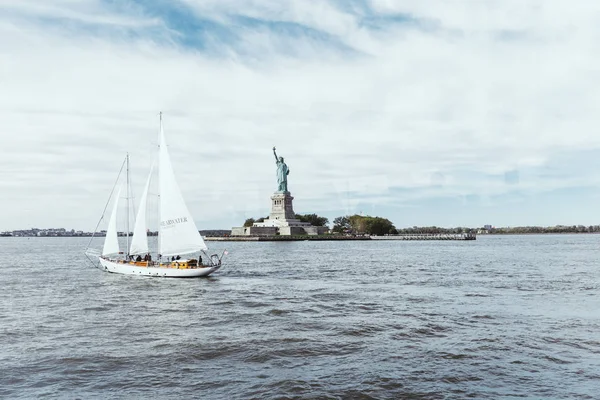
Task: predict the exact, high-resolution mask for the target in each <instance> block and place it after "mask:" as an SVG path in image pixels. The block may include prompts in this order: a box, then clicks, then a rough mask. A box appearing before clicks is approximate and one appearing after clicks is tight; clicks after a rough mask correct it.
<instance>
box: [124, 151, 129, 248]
mask: <svg viewBox="0 0 600 400" xmlns="http://www.w3.org/2000/svg"><path fill="white" fill-rule="evenodd" d="M129 183H130V182H129V153H127V183H126V184H127V250H126V251H125V258H126V259H129V201H130V199H129Z"/></svg>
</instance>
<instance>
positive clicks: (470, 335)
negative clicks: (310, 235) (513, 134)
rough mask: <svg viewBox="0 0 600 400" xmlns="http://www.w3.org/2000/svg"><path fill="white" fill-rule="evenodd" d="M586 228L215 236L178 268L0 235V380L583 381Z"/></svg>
mask: <svg viewBox="0 0 600 400" xmlns="http://www.w3.org/2000/svg"><path fill="white" fill-rule="evenodd" d="M599 242H600V236H596V235H579V236H577V235H557V236H494V237H479V238H478V240H477V241H475V242H400V241H399V242H389V241H373V242H344V243H341V242H288V243H269V242H266V243H214V244H211V248H212V249H215V250H220V249H223V248H224V247H227V249H228V250H229V251H230V254H229V256H226V264H225V267H224V268H223V269H222V270H220V271H219V272H218V273H216V274H215V275H214V277H212V278H208V279H192V280H178V279H165V278H145V277H133V276H124V275H113V274H109V273H106V272H102V271H100V270H98V269H94V268H91V267H90V266H89V265H88V264H86V261H85V258H84V257H83V256H82V252H81V250H82V247H83V246H85V244H86V243H87V240H86V239H79V238H31V239H27V238H0V250H1V251H0V271H1V272H2V274H0V287H1V291H0V344H1V347H0V397H6V398H11V399H16V398H71V399H73V398H81V399H91V398H102V399H110V398H161V399H166V398H177V399H179V398H200V397H202V398H210V399H252V398H255V399H271V398H272V399H275V398H277V399H279V398H285V399H296V398H303V399H317V398H319V399H320V398H328V399H400V398H410V399H463V398H467V397H472V398H477V399H498V398H515V397H528V398H543V399H562V398H568V399H591V398H597V397H596V396H597V394H598V389H599V388H600V386H599V384H598V382H599V379H600V267H599V264H600V254H599V252H598V247H599V246H598V244H599Z"/></svg>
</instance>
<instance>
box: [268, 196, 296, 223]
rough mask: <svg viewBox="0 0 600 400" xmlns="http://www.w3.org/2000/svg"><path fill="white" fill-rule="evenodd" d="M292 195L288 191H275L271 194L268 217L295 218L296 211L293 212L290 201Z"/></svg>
mask: <svg viewBox="0 0 600 400" xmlns="http://www.w3.org/2000/svg"><path fill="white" fill-rule="evenodd" d="M293 200H294V197H292V195H291V194H290V192H283V193H281V192H275V193H274V194H273V196H271V214H270V215H269V219H271V220H282V221H284V220H295V219H296V213H295V212H294V206H293V204H292V201H293Z"/></svg>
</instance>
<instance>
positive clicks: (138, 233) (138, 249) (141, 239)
mask: <svg viewBox="0 0 600 400" xmlns="http://www.w3.org/2000/svg"><path fill="white" fill-rule="evenodd" d="M153 169H154V165H152V167H150V174H148V180H147V181H146V187H145V188H144V192H143V193H142V198H141V199H140V208H139V209H138V213H137V216H136V217H135V227H134V228H133V238H132V239H131V247H130V249H129V254H133V255H137V254H147V253H148V234H147V233H146V229H147V228H146V208H147V204H148V189H149V188H150V180H151V178H152V171H153Z"/></svg>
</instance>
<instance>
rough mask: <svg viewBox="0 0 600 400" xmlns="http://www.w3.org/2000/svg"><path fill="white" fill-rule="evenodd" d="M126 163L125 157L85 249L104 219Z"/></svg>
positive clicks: (88, 246)
mask: <svg viewBox="0 0 600 400" xmlns="http://www.w3.org/2000/svg"><path fill="white" fill-rule="evenodd" d="M126 162H127V157H125V160H123V164H121V169H120V170H119V174H118V175H117V179H116V180H115V184H114V185H113V187H112V190H111V191H110V194H109V195H108V200H107V201H106V205H105V206H104V210H103V211H102V215H101V216H100V221H98V224H97V225H96V228H95V229H94V233H92V237H91V238H90V241H89V242H88V244H87V247H86V249H89V248H90V244H91V243H92V240H93V239H94V236H95V235H96V231H98V227H99V226H100V223H101V222H102V220H103V219H104V214H106V209H107V208H108V203H110V199H111V198H112V195H113V193H114V191H115V188H116V187H117V183H118V182H119V178H120V177H121V172H123V167H124V166H125V163H126Z"/></svg>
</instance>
